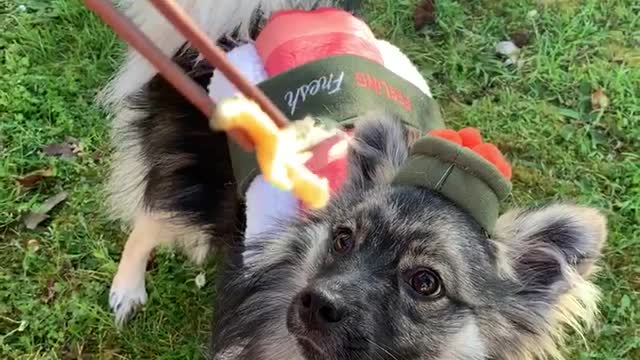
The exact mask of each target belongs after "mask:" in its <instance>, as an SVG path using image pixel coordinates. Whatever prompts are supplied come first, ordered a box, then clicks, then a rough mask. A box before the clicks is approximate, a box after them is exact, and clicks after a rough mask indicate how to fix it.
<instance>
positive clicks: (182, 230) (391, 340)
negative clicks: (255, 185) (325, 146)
mask: <svg viewBox="0 0 640 360" xmlns="http://www.w3.org/2000/svg"><path fill="white" fill-rule="evenodd" d="M179 3H181V5H182V6H183V7H185V9H186V10H187V11H188V13H189V14H190V15H191V16H192V17H193V18H194V19H195V20H197V22H198V23H199V24H200V25H201V26H202V27H203V28H204V29H205V30H206V31H207V33H208V34H209V36H211V38H214V39H219V43H220V45H221V46H223V47H224V48H225V49H226V50H227V51H231V50H232V49H234V48H236V47H238V46H240V45H242V44H246V43H252V41H253V39H254V38H255V36H256V34H258V33H259V32H260V30H261V26H262V24H263V23H264V21H263V20H264V19H266V18H267V17H268V16H269V15H270V14H271V13H273V12H274V11H277V10H283V9H312V8H315V7H318V6H339V4H336V3H333V2H332V1H329V0H326V1H322V0H216V1H207V0H182V1H179ZM123 5H125V6H127V7H128V8H129V13H130V14H131V15H132V16H133V17H134V18H135V20H136V22H137V23H138V24H139V25H140V26H141V27H142V29H143V31H145V33H147V34H148V35H149V36H150V37H151V38H152V39H153V40H155V42H156V43H157V44H158V45H159V46H160V47H161V48H162V49H163V50H164V51H165V52H167V53H169V54H172V55H173V57H174V60H175V61H176V62H177V63H179V64H180V66H181V67H182V68H183V69H184V70H185V71H186V72H188V74H189V75H190V76H191V77H192V78H193V79H194V80H195V81H196V82H198V83H199V84H200V85H202V86H203V88H207V87H209V85H210V83H211V80H212V77H213V76H214V69H213V68H212V67H211V66H210V65H209V64H208V63H207V62H206V61H204V60H202V59H201V58H200V57H199V54H198V53H197V52H196V51H195V50H193V49H191V48H189V46H188V44H185V43H184V39H183V38H182V37H181V36H180V35H179V34H178V33H177V32H176V31H175V30H174V29H173V28H172V27H171V26H170V25H169V24H168V23H166V22H165V21H164V20H162V18H161V17H160V16H159V15H158V13H157V12H156V11H155V10H154V9H153V8H152V6H151V5H150V4H149V3H148V2H147V1H140V0H135V1H133V0H128V1H124V4H123ZM385 44H386V43H385ZM381 46H387V47H389V48H392V47H391V45H389V44H386V45H381ZM393 49H395V48H393ZM393 51H396V52H397V53H400V52H399V51H398V50H397V49H395V50H393ZM407 64H408V65H407ZM401 67H402V69H401V70H398V72H402V74H401V75H402V76H403V77H405V78H407V81H411V82H412V83H413V84H415V85H416V87H418V88H421V89H422V90H423V92H424V93H425V94H426V95H427V96H430V94H429V92H428V87H426V83H424V84H423V82H424V79H422V77H420V75H419V72H418V71H417V70H416V69H415V67H414V66H413V65H411V64H410V63H409V62H408V60H407V62H406V63H405V62H403V63H402V66H401ZM411 77H414V78H413V79H411ZM101 101H102V102H103V103H104V104H105V106H107V107H108V109H109V111H110V113H111V114H112V115H113V118H114V121H113V139H112V140H113V144H114V146H115V149H116V152H115V155H114V159H113V169H112V178H111V187H110V189H111V192H112V196H111V200H112V201H111V204H112V208H113V214H114V215H115V216H117V217H118V218H119V219H121V220H123V221H125V222H126V223H128V224H130V225H131V228H132V230H131V234H130V236H129V239H128V240H127V243H126V245H125V248H124V251H123V254H122V258H121V261H120V265H119V268H118V272H117V274H116V276H115V278H114V280H113V284H112V288H111V293H110V304H111V306H112V308H113V310H114V313H115V316H116V320H117V322H118V323H123V322H124V321H125V320H126V319H127V318H128V317H129V316H130V315H131V314H132V313H133V311H134V310H135V307H136V306H137V305H140V304H144V303H145V301H146V290H145V266H146V262H147V259H148V257H149V255H150V253H151V251H152V250H153V249H154V248H155V247H156V246H158V245H162V244H177V245H180V246H181V247H182V248H184V250H185V251H186V252H187V254H189V255H190V256H191V257H192V258H193V259H194V261H196V262H202V261H203V260H204V259H205V258H206V256H207V254H208V253H209V252H210V250H212V249H214V248H217V249H224V250H225V251H226V252H227V253H228V255H229V259H230V261H229V262H230V263H229V266H228V271H226V272H221V275H220V276H221V278H220V291H219V292H218V298H217V299H216V305H215V306H216V307H215V309H216V317H215V324H214V330H213V335H212V340H211V341H212V343H211V353H210V355H211V358H213V359H264V360H281V359H298V360H304V359H307V360H311V359H318V360H320V359H327V360H328V359H404V360H408V359H438V360H445V359H447V360H448V359H466V360H471V359H477V360H480V359H503V360H506V359H509V360H511V359H537V358H545V357H547V356H560V353H561V350H560V349H559V348H558V345H559V344H561V343H562V340H563V334H564V331H563V329H564V328H565V327H566V326H567V325H568V326H570V327H572V328H574V329H576V330H580V328H581V326H580V325H581V324H582V323H586V324H588V323H589V322H590V321H591V320H593V317H594V316H595V314H596V313H597V300H598V290H597V289H596V287H595V286H594V285H593V284H592V283H591V282H590V280H589V279H590V277H591V276H592V274H593V272H594V271H595V268H596V266H595V263H596V261H597V260H598V258H599V257H600V254H601V249H602V246H603V244H604V242H605V239H606V223H605V218H604V217H603V216H602V215H601V214H600V213H599V212H598V211H596V210H594V209H590V208H585V207H581V206H574V205H570V204H550V205H548V206H546V207H543V208H537V209H525V210H511V211H508V212H507V213H505V214H504V215H502V216H501V217H500V218H499V219H498V221H497V224H496V229H495V232H494V235H492V236H491V237H488V236H487V233H486V232H485V231H483V230H482V228H481V227H480V226H479V225H478V223H477V222H476V221H475V220H474V218H473V217H471V216H470V215H469V214H468V213H467V212H466V211H464V210H463V209H461V208H460V207H458V206H456V205H455V204H454V203H453V202H451V201H449V200H448V199H447V198H445V197H443V196H442V195H440V194H439V193H436V192H434V191H431V190H428V189H425V188H420V187H414V186H397V185H393V184H391V182H390V179H391V178H392V177H393V174H394V173H395V172H396V171H397V170H398V168H399V167H401V166H402V165H403V163H404V162H405V161H406V160H407V157H408V154H409V148H410V145H411V144H410V143H409V141H408V140H407V136H405V135H406V131H405V130H406V129H405V128H404V125H403V124H402V122H400V121H398V120H397V119H396V116H395V115H394V113H393V111H389V109H378V111H374V112H373V113H371V112H367V113H366V114H365V113H362V114H359V115H361V116H360V117H359V119H357V120H356V121H355V125H354V133H353V141H352V142H351V144H356V145H354V146H352V147H351V148H350V149H349V155H348V156H349V158H348V171H347V173H348V175H347V178H346V180H345V185H344V186H343V188H342V190H341V191H340V192H339V193H337V194H336V195H335V196H334V197H332V200H331V202H330V204H329V205H328V207H327V208H326V209H324V210H322V211H318V212H307V213H296V214H295V215H294V216H292V217H291V218H288V219H287V220H286V221H280V222H278V224H277V226H272V227H271V228H270V229H269V231H264V232H256V233H253V234H252V235H251V236H250V238H251V239H245V236H244V230H245V226H246V224H245V222H246V217H245V204H244V201H243V200H242V199H241V198H240V197H239V196H238V195H237V187H236V179H235V178H234V172H233V169H232V164H231V161H230V150H229V147H228V144H227V138H226V136H225V135H224V134H223V133H216V132H212V131H211V130H210V128H209V125H208V119H207V118H206V117H204V116H203V115H202V114H201V113H199V112H198V110H197V109H196V108H195V107H193V106H192V105H191V104H190V103H189V102H188V101H187V100H185V99H184V98H183V97H182V96H181V95H180V94H179V93H178V92H176V91H175V90H174V89H173V88H172V87H171V86H170V85H169V84H168V83H167V82H166V81H165V80H164V79H163V78H162V77H160V76H159V75H157V74H156V71H155V70H154V69H153V68H152V67H151V66H150V65H149V64H148V63H147V62H146V61H145V60H144V59H143V58H142V57H140V56H139V55H138V54H137V53H135V52H134V51H133V50H131V51H130V52H129V53H128V58H127V59H126V62H125V63H124V65H123V66H122V68H121V69H120V71H119V72H118V74H117V75H116V77H115V78H114V79H113V80H112V82H111V83H110V84H109V85H108V87H107V88H106V89H105V90H104V91H103V92H102V95H101ZM373 110H375V109H373ZM245 240H246V241H248V242H246V241H245ZM249 240H250V241H249ZM245 252H251V254H252V255H251V257H248V258H247V257H244V256H243V253H245Z"/></svg>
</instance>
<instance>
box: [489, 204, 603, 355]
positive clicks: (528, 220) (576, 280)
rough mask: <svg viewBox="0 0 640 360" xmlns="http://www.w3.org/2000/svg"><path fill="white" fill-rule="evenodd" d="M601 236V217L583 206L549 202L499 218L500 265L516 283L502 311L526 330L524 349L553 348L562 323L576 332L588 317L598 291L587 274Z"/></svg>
mask: <svg viewBox="0 0 640 360" xmlns="http://www.w3.org/2000/svg"><path fill="white" fill-rule="evenodd" d="M606 236H607V228H606V219H605V217H604V216H603V215H602V214H600V212H598V211H597V210H595V209H591V208H586V207H580V206H574V205H567V204H554V205H550V206H547V207H544V208H541V209H535V210H526V211H517V210H514V211H510V212H507V213H506V214H505V215H503V216H501V217H500V218H499V220H498V223H497V227H496V239H495V241H496V246H497V248H498V249H499V251H498V254H497V258H498V263H499V267H500V269H501V270H502V271H503V275H504V276H507V277H510V278H512V279H514V280H516V281H517V283H518V286H517V287H516V289H517V290H516V291H515V293H513V294H510V297H511V301H512V304H511V306H510V307H509V309H505V310H504V311H505V312H507V314H505V315H506V316H507V317H509V318H510V319H511V322H512V323H513V324H518V325H519V326H518V328H519V329H524V330H526V331H525V332H524V333H526V335H522V334H521V335H522V338H521V339H520V340H521V341H522V342H521V345H522V346H523V348H526V349H523V350H524V351H525V353H540V352H544V353H547V354H549V353H553V352H556V351H557V349H556V347H555V345H554V344H555V343H557V342H558V340H561V339H562V334H563V330H564V325H569V326H571V327H572V328H574V329H575V330H578V331H579V330H580V328H581V324H584V323H586V324H590V322H591V321H592V320H593V318H594V315H595V314H596V313H597V301H598V295H599V292H598V290H597V288H596V287H595V285H593V284H592V283H591V282H590V281H589V278H590V277H591V275H592V273H593V272H594V269H595V264H596V262H597V260H598V259H599V258H600V256H601V252H602V247H603V244H604V242H605V240H606ZM514 333H518V331H515V332H514ZM524 333H523V334H524ZM513 335H515V334H513Z"/></svg>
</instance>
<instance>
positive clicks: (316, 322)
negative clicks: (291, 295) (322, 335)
mask: <svg viewBox="0 0 640 360" xmlns="http://www.w3.org/2000/svg"><path fill="white" fill-rule="evenodd" d="M344 315H345V309H344V306H343V305H342V304H341V303H340V301H339V300H338V299H336V298H335V297H332V296H331V295H329V294H327V293H326V292H324V291H321V290H317V289H316V290H313V289H311V290H304V291H303V292H301V293H300V295H298V316H299V317H300V320H301V321H302V322H303V323H304V324H306V325H307V326H308V327H309V328H312V329H325V328H329V327H331V326H333V325H336V324H338V323H339V322H340V321H341V320H342V319H343V318H344Z"/></svg>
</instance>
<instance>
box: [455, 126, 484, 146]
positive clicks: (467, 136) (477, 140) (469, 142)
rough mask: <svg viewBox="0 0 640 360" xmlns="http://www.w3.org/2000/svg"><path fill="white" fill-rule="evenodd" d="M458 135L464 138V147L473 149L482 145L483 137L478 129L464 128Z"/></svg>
mask: <svg viewBox="0 0 640 360" xmlns="http://www.w3.org/2000/svg"><path fill="white" fill-rule="evenodd" d="M458 135H460V137H461V138H462V146H464V147H468V148H473V147H476V146H478V145H480V144H482V135H481V134H480V130H478V129H476V128H471V127H468V128H464V129H461V130H459V131H458Z"/></svg>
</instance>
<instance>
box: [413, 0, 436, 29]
mask: <svg viewBox="0 0 640 360" xmlns="http://www.w3.org/2000/svg"><path fill="white" fill-rule="evenodd" d="M436 15H437V12H436V4H435V0H424V1H422V2H421V3H420V4H418V6H417V7H416V9H415V10H414V11H413V25H414V26H415V29H416V30H421V29H422V28H424V27H425V26H427V25H431V24H434V23H435V22H436Z"/></svg>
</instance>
